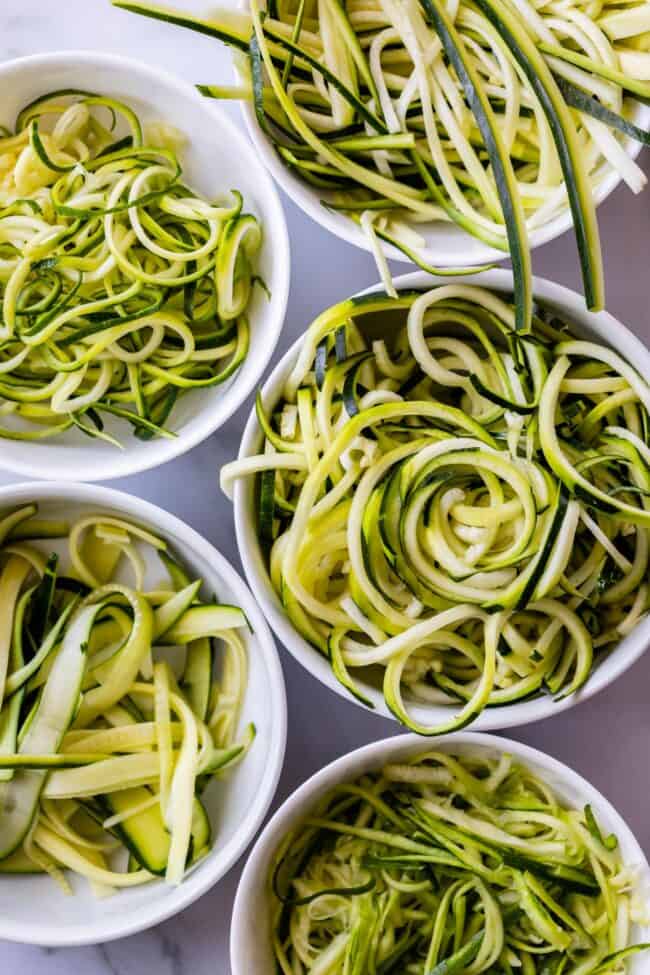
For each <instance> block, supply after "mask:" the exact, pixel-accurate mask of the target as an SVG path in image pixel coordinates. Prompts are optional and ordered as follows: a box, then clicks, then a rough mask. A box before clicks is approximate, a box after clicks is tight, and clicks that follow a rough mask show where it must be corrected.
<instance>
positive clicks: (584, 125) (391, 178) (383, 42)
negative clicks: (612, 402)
mask: <svg viewBox="0 0 650 975" xmlns="http://www.w3.org/2000/svg"><path fill="white" fill-rule="evenodd" d="M113 3H114V4H115V6H118V7H122V8H124V9H126V10H129V11H132V12H135V13H139V14H143V15H144V16H148V17H153V18H155V19H158V20H162V21H167V22H169V23H171V24H175V25H177V26H183V27H186V28H189V29H191V30H197V31H200V32H202V33H205V34H208V35H210V36H213V37H215V38H217V39H218V40H220V41H225V42H226V43H227V44H229V45H230V46H231V47H232V48H233V50H234V51H235V57H236V64H237V65H238V67H239V69H240V73H241V76H242V83H241V85H240V86H239V87H236V88H232V87H230V88H222V87H219V86H210V85H209V84H207V85H206V84H203V85H200V86H199V89H200V90H201V91H202V93H203V94H205V95H207V96H210V97H216V98H233V97H239V98H244V99H248V100H250V101H251V102H252V104H253V106H254V108H255V112H256V116H257V120H258V122H259V125H260V127H261V128H262V130H263V131H264V132H265V134H266V136H267V137H268V138H269V139H270V140H271V141H272V143H273V145H274V147H275V150H276V151H277V153H278V154H279V156H280V158H281V160H282V162H283V163H284V165H285V166H287V168H289V169H290V170H292V171H293V172H294V173H296V174H297V175H298V176H299V177H300V178H301V179H302V180H304V181H305V182H307V183H309V184H310V185H311V186H313V187H314V188H315V189H317V190H318V191H320V192H321V193H322V201H323V204H324V205H325V206H327V207H330V208H332V209H334V210H336V211H340V212H343V213H345V214H347V215H348V217H349V218H350V219H352V220H355V221H357V222H358V223H360V224H361V226H362V228H363V229H364V231H365V232H366V233H367V234H368V236H369V239H370V242H371V244H372V248H373V251H374V253H375V255H376V257H377V261H378V265H379V267H380V270H381V272H382V276H383V277H384V281H385V283H386V286H387V290H388V272H387V268H386V265H385V261H384V260H383V258H382V254H381V249H380V246H379V241H380V240H384V241H387V242H388V243H391V244H393V245H394V246H396V247H397V248H399V249H401V250H402V252H403V253H404V255H405V256H406V257H407V258H408V259H409V260H412V261H414V262H415V263H417V264H419V265H420V266H421V267H424V268H428V269H430V268H429V265H428V263H427V261H426V259H425V239H424V238H423V237H422V235H421V234H420V233H419V232H418V224H431V223H435V222H439V221H453V222H454V223H456V224H457V225H458V226H459V227H461V228H462V229H464V230H465V231H467V232H468V233H469V234H472V235H473V236H475V237H476V238H478V239H479V240H481V241H483V242H485V243H486V244H488V245H490V246H491V247H493V248H496V249H498V250H502V251H504V252H505V251H509V252H510V255H511V258H512V261H513V269H514V271H515V292H516V295H517V311H518V315H519V326H520V327H522V326H525V325H527V324H528V323H529V321H530V267H529V264H530V254H529V252H528V235H529V234H531V233H533V232H535V231H536V230H539V229H540V228H541V227H543V226H544V225H546V224H547V223H548V222H549V221H550V220H552V219H553V218H554V217H556V216H558V215H559V214H561V213H563V212H564V211H565V210H566V208H567V206H568V207H570V209H571V213H572V217H573V223H574V226H575V230H576V238H577V243H578V249H579V254H580V260H581V266H582V272H583V278H584V288H585V296H586V299H587V303H588V305H589V307H591V308H594V309H598V308H600V307H602V304H603V300H604V295H603V291H604V289H603V273H602V259H601V254H600V244H599V239H598V227H597V223H596V219H595V213H594V201H593V197H594V192H595V191H596V190H597V189H598V187H599V186H600V185H601V184H602V182H603V180H604V179H605V178H606V176H607V174H608V173H610V172H611V170H612V169H614V170H615V171H616V172H617V173H618V174H619V175H620V176H621V178H622V179H623V180H624V181H625V182H626V183H627V184H628V185H629V186H630V187H631V188H632V189H633V190H634V191H635V192H639V191H640V190H641V189H642V188H643V187H644V185H645V176H644V174H643V172H642V170H641V169H640V168H639V167H638V166H637V165H636V163H635V162H634V161H633V160H632V159H631V158H630V157H629V155H628V153H627V151H626V146H625V143H624V137H627V138H629V139H634V140H640V141H641V142H647V141H648V134H647V133H646V132H644V131H643V130H640V129H639V128H638V127H637V126H635V125H633V124H632V122H631V121H630V116H631V114H632V113H633V112H634V109H635V107H636V105H637V104H638V102H637V100H646V99H648V98H650V44H649V43H648V41H647V37H648V36H650V12H649V11H650V8H649V7H648V4H638V3H632V2H623V3H620V2H618V0H608V2H605V3H602V4H597V5H594V4H592V3H589V2H587V0H569V2H566V3H557V2H554V3H550V4H543V5H541V6H540V5H537V6H534V5H531V4H530V3H529V2H528V0H480V2H478V3H473V2H470V0H461V2H458V3H453V4H452V5H451V6H449V5H445V4H441V3H440V2H439V0H347V2H340V0H273V2H269V3H267V4H266V5H265V6H261V5H260V3H259V2H258V0H251V4H250V13H243V12H242V13H239V14H237V15H230V14H228V15H221V14H219V15H216V16H215V17H213V18H212V19H211V20H200V19H197V18H194V17H192V16H190V15H187V14H185V13H181V12H177V11H174V10H170V9H168V8H166V7H165V6H159V5H157V4H150V3H148V2H130V0H113Z"/></svg>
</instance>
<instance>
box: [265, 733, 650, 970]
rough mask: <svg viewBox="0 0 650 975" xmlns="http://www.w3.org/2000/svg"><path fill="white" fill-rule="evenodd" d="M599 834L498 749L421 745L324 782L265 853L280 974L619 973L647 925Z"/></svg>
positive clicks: (627, 876) (631, 874)
mask: <svg viewBox="0 0 650 975" xmlns="http://www.w3.org/2000/svg"><path fill="white" fill-rule="evenodd" d="M634 868H635V864H624V863H622V861H621V856H620V853H619V850H618V841H617V838H616V837H615V836H614V835H611V834H610V835H608V836H604V835H603V833H602V831H601V828H600V826H599V824H598V822H597V819H596V817H595V815H594V812H593V810H592V809H591V807H590V806H586V807H585V809H584V810H580V809H574V808H570V807H567V806H566V805H565V804H564V803H563V802H562V801H561V800H560V799H559V798H558V797H557V796H556V795H555V794H554V792H553V791H552V789H551V788H549V786H548V785H547V784H546V783H545V782H543V781H541V780H540V779H539V778H538V777H537V776H536V775H534V774H533V772H531V771H530V770H529V769H527V768H526V767H525V766H523V765H519V764H517V763H515V762H513V761H512V759H511V758H510V756H508V755H501V756H500V757H499V758H496V757H490V756H489V755H486V754H485V753H481V752H476V753H472V752H467V753H462V754H454V753H447V752H430V753H428V754H426V755H421V756H418V757H416V758H415V759H412V760H410V761H407V762H403V763H399V764H392V765H388V766H386V767H385V768H384V769H382V770H381V771H380V772H377V773H369V774H367V775H365V776H363V778H361V779H359V780H358V781H356V782H353V783H346V784H342V785H340V786H338V787H337V788H336V789H333V790H332V791H331V792H329V793H328V794H327V795H326V796H325V797H324V798H323V799H322V800H321V802H320V803H319V804H318V806H317V808H316V809H314V811H313V812H312V814H311V815H310V816H309V817H308V818H307V819H305V820H304V821H303V822H302V823H301V824H300V825H299V826H298V827H296V828H295V829H294V830H293V831H292V832H291V833H290V834H289V835H288V836H287V837H285V839H284V841H283V843H282V845H281V847H280V849H279V851H278V853H277V855H276V859H275V863H274V868H273V875H272V878H271V887H272V895H271V898H272V913H271V917H272V929H273V946H274V950H275V957H276V960H277V964H278V971H279V972H281V973H283V975H325V973H327V975H339V973H345V975H367V973H369V972H374V973H377V975H398V973H400V975H401V973H408V975H462V973H467V975H479V973H481V972H486V973H491V975H514V973H517V975H623V973H624V972H625V971H626V960H627V959H628V958H629V957H631V956H632V955H634V954H636V953H637V952H639V951H642V950H644V949H647V948H650V945H646V944H637V945H630V939H631V925H632V923H633V922H634V921H635V920H636V921H638V922H639V923H642V924H645V923H646V922H647V907H646V906H645V905H644V904H643V903H642V901H641V897H640V895H639V894H637V892H636V891H635V886H636V880H637V878H636V876H635V870H634Z"/></svg>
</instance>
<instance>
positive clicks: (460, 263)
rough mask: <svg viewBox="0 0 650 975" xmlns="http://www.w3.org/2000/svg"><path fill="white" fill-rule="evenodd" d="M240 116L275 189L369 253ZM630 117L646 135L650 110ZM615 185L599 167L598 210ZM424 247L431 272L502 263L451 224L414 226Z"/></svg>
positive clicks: (631, 146) (559, 227)
mask: <svg viewBox="0 0 650 975" xmlns="http://www.w3.org/2000/svg"><path fill="white" fill-rule="evenodd" d="M242 114H243V116H244V120H245V122H246V127H247V129H248V132H249V135H250V137H251V139H252V141H253V143H254V144H255V147H256V149H257V152H258V155H259V157H260V159H262V161H263V162H264V165H265V166H266V167H267V168H268V170H269V172H271V173H272V174H273V177H274V179H275V180H276V181H277V182H278V183H279V184H280V186H281V187H282V189H283V190H284V191H285V193H287V194H288V195H289V196H290V197H291V199H292V200H293V201H294V202H295V203H297V205H298V206H299V207H300V208H301V209H302V210H304V212H305V213H307V214H308V215H309V216H310V217H311V218H312V220H315V221H316V223H319V224H320V225H321V226H322V227H325V229H326V230H329V231H330V232H331V233H333V234H336V236H337V237H341V238H342V239H343V240H347V241H348V242H349V243H350V244H355V245H356V246H357V247H361V248H363V250H366V251H370V250H371V246H370V243H369V241H368V238H367V235H366V234H365V233H364V232H363V231H362V230H361V228H360V227H359V226H358V225H357V224H355V223H354V222H353V221H352V220H350V219H349V218H348V217H346V215H345V214H343V213H340V212H337V211H335V210H330V209H327V208H326V207H324V206H323V203H322V202H321V201H322V200H324V199H325V198H326V197H327V193H326V192H324V191H322V190H318V189H317V188H315V187H312V186H310V185H309V184H307V183H305V182H304V181H303V180H301V179H300V178H299V177H298V176H297V175H296V174H295V173H294V172H292V171H291V170H290V169H289V168H288V167H287V166H285V165H284V163H283V161H282V160H281V158H280V157H279V156H278V154H277V152H276V151H275V149H274V148H273V144H272V143H271V141H270V140H269V138H268V137H267V136H266V135H265V134H264V133H263V132H262V130H261V129H260V127H259V125H258V122H257V118H256V116H255V111H254V109H253V108H252V106H251V105H250V104H249V103H248V102H242ZM632 117H633V119H634V121H635V123H636V124H637V125H639V126H640V127H641V128H644V129H646V128H647V127H648V125H650V106H648V105H641V104H640V103H637V104H636V106H635V108H634V111H633V113H632ZM624 145H625V149H626V152H627V153H628V155H630V156H631V157H632V158H633V159H636V157H637V156H638V155H639V152H640V151H641V144H640V143H639V142H635V141H634V140H632V139H626V140H625V141H624ZM620 182H621V179H620V176H619V174H618V173H617V172H616V171H615V170H614V169H612V167H611V166H609V165H608V164H606V163H605V164H603V165H602V166H601V168H600V169H599V170H598V177H597V182H596V186H595V189H594V199H595V201H596V204H600V203H602V202H603V200H605V199H606V198H607V197H608V196H609V195H610V193H612V191H613V190H614V189H615V188H616V187H617V186H618V184H619V183H620ZM572 222H573V221H572V217H571V213H570V210H569V208H568V204H567V205H566V206H565V207H564V208H562V209H560V210H559V212H556V214H555V215H554V216H552V217H551V218H550V219H549V220H547V221H546V222H545V223H542V224H540V225H539V226H535V228H534V229H532V230H531V232H530V244H531V247H539V246H540V245H541V244H545V243H547V242H548V241H549V240H554V239H555V238H556V237H559V236H560V235H561V234H563V233H564V232H565V231H566V230H568V229H569V228H570V227H571V226H572ZM415 229H416V231H417V233H419V234H420V235H421V236H422V237H423V238H424V241H425V246H424V247H423V248H422V249H421V253H422V256H423V258H424V260H425V261H427V262H429V263H430V264H432V265H433V266H434V267H473V266H475V265H478V264H484V263H487V262H489V261H502V260H503V259H504V254H503V252H502V251H498V250H496V249H495V248H493V247H490V246H489V245H488V244H485V243H483V242H482V241H480V240H478V239H477V238H476V237H473V236H472V235H471V234H468V233H467V232H466V231H464V230H462V229H461V228H460V227H458V226H456V225H455V224H453V223H449V222H445V221H439V222H437V223H418V224H417V226H416V227H415ZM380 244H381V247H382V249H383V251H384V253H385V254H386V255H387V256H388V257H389V258H391V260H395V261H400V262H402V263H406V264H408V263H411V262H410V261H409V260H408V258H407V257H405V255H404V254H403V253H402V252H401V251H400V250H398V249H397V248H396V247H393V246H392V245H390V244H387V243H385V242H383V241H381V242H380Z"/></svg>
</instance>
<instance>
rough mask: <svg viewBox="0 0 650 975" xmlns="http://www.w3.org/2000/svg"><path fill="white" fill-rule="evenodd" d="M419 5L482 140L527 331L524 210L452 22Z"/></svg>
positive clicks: (431, 5) (529, 305) (427, 2)
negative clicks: (490, 170) (506, 236)
mask: <svg viewBox="0 0 650 975" xmlns="http://www.w3.org/2000/svg"><path fill="white" fill-rule="evenodd" d="M422 2H423V6H424V10H425V13H426V16H427V20H428V21H429V23H430V24H432V25H433V27H434V28H435V31H436V33H437V35H438V37H439V38H440V43H441V44H442V46H443V49H444V52H445V54H446V55H447V58H448V59H449V63H450V64H451V65H452V67H453V68H454V70H455V72H456V75H457V76H458V78H459V80H460V83H461V85H462V87H463V91H464V93H465V99H466V101H467V104H468V105H469V107H470V109H471V111H472V113H473V115H474V118H475V119H476V124H477V125H478V127H479V130H480V132H481V136H482V137H483V143H484V145H485V148H486V150H487V153H488V157H489V159H490V165H491V167H492V172H493V175H494V181H495V183H496V185H497V191H498V193H499V200H500V201H501V208H502V210H503V217H504V221H505V225H506V229H507V232H508V243H509V245H510V259H511V261H512V272H513V276H514V289H515V306H516V309H517V311H516V315H517V328H519V329H522V330H523V329H527V328H529V327H530V323H531V317H532V313H533V293H532V272H531V266H530V250H529V248H528V240H527V237H526V222H525V217H524V210H523V206H522V203H521V199H520V198H519V195H518V192H517V187H516V182H515V174H514V171H513V168H512V163H511V161H510V157H509V155H508V153H507V151H506V147H505V145H504V142H503V139H502V137H501V134H500V132H499V128H498V126H497V124H496V121H495V118H494V115H493V112H492V109H491V108H490V103H489V101H488V98H487V96H486V95H485V93H484V92H483V90H482V87H481V81H480V79H479V77H478V74H477V73H476V71H475V70H474V67H473V65H472V61H471V60H470V58H469V57H468V56H467V52H466V50H465V48H464V45H463V42H462V40H461V39H460V37H459V35H458V33H457V31H456V30H455V28H454V25H453V22H452V21H451V19H450V18H449V17H448V15H447V13H446V12H445V8H444V6H443V5H442V4H439V3H438V2H437V0H422Z"/></svg>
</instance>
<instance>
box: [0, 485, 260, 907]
mask: <svg viewBox="0 0 650 975" xmlns="http://www.w3.org/2000/svg"><path fill="white" fill-rule="evenodd" d="M57 541H58V547H59V549H60V551H61V556H59V555H58V554H57V552H56V550H55V551H52V548H53V547H54V546H55V545H56V544H57ZM0 543H1V545H2V547H1V549H0V559H1V561H2V569H1V571H0V608H1V613H0V705H1V707H0V874H24V873H38V872H42V871H45V872H47V873H48V874H50V875H51V876H52V877H53V878H54V879H55V880H57V881H58V882H59V883H60V885H61V886H62V887H63V889H64V890H66V891H67V890H69V889H70V887H69V883H68V880H67V877H66V874H65V871H72V872H73V873H75V874H77V875H79V876H82V877H85V878H87V879H88V880H89V881H90V883H91V885H92V887H93V889H94V891H95V892H96V893H97V894H98V895H105V894H106V893H110V892H111V891H112V890H114V889H117V888H123V887H134V886H137V885H139V884H143V883H146V882H148V881H150V880H152V879H153V878H154V877H155V876H157V875H159V876H162V877H164V878H165V879H166V881H167V882H168V883H170V884H178V883H180V882H181V881H182V879H183V876H184V874H185V871H186V869H188V868H189V867H190V866H191V865H192V864H194V863H196V862H197V861H198V860H200V859H201V858H202V857H203V856H205V854H206V853H207V852H208V851H209V849H210V847H211V844H212V830H211V825H210V820H209V818H208V814H207V812H206V808H205V806H204V801H203V796H204V793H205V790H206V789H207V787H208V786H209V785H210V784H211V783H212V782H213V781H214V780H215V779H219V778H220V777H221V776H222V775H224V774H225V773H226V772H227V770H228V769H229V768H231V767H232V766H233V765H234V764H235V763H236V762H237V761H239V760H240V759H241V758H242V757H243V756H244V755H245V753H246V751H247V749H248V746H249V745H250V743H251V741H252V739H253V737H254V728H253V727H252V726H249V727H248V728H247V729H246V732H245V734H244V736H243V738H242V740H241V741H240V742H239V743H236V742H235V741H234V738H235V735H236V733H237V723H238V716H239V711H240V706H241V702H242V698H243V694H244V691H245V687H246V671H247V660H246V650H245V644H244V642H243V640H242V637H241V635H240V633H239V630H240V629H241V627H243V626H245V625H246V619H245V616H244V614H243V612H242V611H241V610H240V609H238V608H237V607H234V606H227V605H221V604H217V603H215V602H205V601H203V600H202V598H201V587H202V582H201V580H200V579H196V580H192V579H190V578H189V577H188V575H187V574H186V572H185V570H184V569H183V568H182V566H181V565H179V564H178V563H177V562H176V561H175V560H174V559H173V558H172V557H171V556H170V554H169V553H168V551H167V547H166V544H165V542H164V541H162V540H161V539H160V538H157V537H156V536H155V535H152V534H151V532H149V531H148V530H146V529H144V528H141V527H139V526H138V525H136V524H132V523H130V522H128V521H125V520H123V519H121V518H119V517H115V516H113V515H108V514H104V513H99V512H98V513H97V514H87V515H83V516H82V517H80V518H79V519H78V520H77V521H75V522H74V523H73V524H72V525H70V526H68V525H67V524H66V523H65V522H61V521H58V520H51V519H44V518H39V517H38V512H37V506H36V505H33V504H30V505H26V506H24V507H22V508H20V509H17V510H15V511H11V512H8V513H5V514H4V516H3V517H2V519H1V520H0ZM48 551H50V552H52V554H51V555H49V557H48V556H47V555H46V554H45V553H46V552H48ZM154 556H159V559H160V561H161V566H160V568H161V569H162V570H164V574H165V575H166V576H167V579H166V581H164V582H163V583H161V585H160V586H159V587H158V588H151V587H150V586H147V585H146V584H145V575H146V574H147V571H148V570H150V569H151V559H152V557H154ZM61 563H62V564H63V569H62V568H61ZM129 576H131V579H129ZM123 578H127V579H129V581H128V583H127V582H123V581H120V580H122V579H123Z"/></svg>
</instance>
